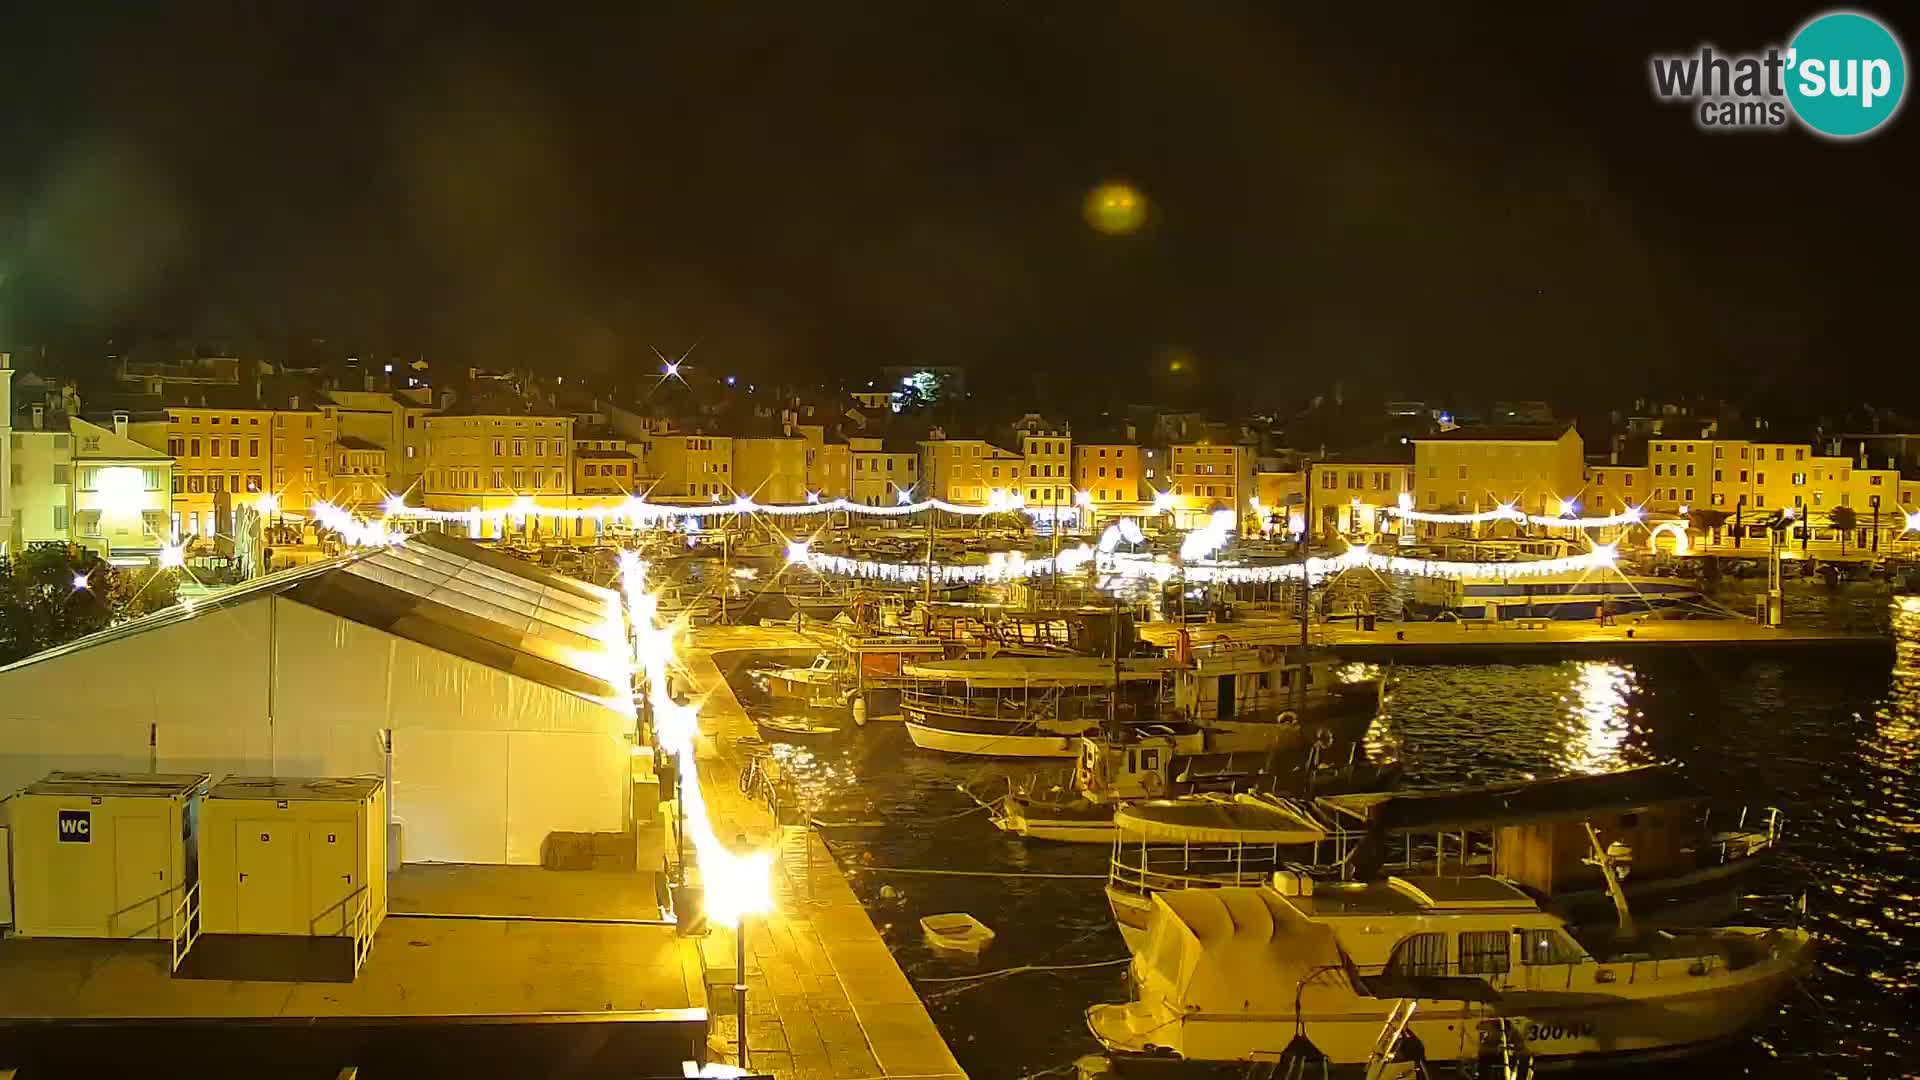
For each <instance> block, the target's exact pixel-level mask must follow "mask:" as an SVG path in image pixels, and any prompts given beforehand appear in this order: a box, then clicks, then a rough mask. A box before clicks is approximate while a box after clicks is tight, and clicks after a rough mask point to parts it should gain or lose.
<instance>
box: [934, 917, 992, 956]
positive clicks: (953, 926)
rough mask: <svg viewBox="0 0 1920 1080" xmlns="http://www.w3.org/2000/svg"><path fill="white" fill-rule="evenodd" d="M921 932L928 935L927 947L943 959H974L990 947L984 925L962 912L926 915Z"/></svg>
mask: <svg viewBox="0 0 1920 1080" xmlns="http://www.w3.org/2000/svg"><path fill="white" fill-rule="evenodd" d="M920 931H921V933H923V934H925V935H926V936H927V946H928V947H929V948H931V949H932V950H933V951H934V952H936V953H941V954H943V955H946V956H959V957H977V956H979V955H980V954H981V953H983V952H985V951H986V949H987V946H989V945H991V944H993V931H992V930H989V929H987V924H986V923H983V922H981V921H980V920H979V919H976V918H974V917H973V916H971V915H968V914H966V913H965V912H954V913H952V914H948V915H928V916H925V917H923V918H922V919H921V920H920Z"/></svg>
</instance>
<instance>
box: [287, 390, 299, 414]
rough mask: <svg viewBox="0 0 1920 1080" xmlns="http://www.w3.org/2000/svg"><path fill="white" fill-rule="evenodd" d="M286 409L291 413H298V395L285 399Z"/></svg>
mask: <svg viewBox="0 0 1920 1080" xmlns="http://www.w3.org/2000/svg"><path fill="white" fill-rule="evenodd" d="M287 409H288V410H289V411H291V412H299V411H300V395H299V394H293V395H291V396H289V397H288V398H287Z"/></svg>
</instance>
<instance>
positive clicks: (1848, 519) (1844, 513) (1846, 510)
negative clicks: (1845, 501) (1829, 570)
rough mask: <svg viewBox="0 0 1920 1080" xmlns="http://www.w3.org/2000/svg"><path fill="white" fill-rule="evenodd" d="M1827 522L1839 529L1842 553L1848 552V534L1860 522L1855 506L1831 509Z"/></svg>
mask: <svg viewBox="0 0 1920 1080" xmlns="http://www.w3.org/2000/svg"><path fill="white" fill-rule="evenodd" d="M1827 523H1828V524H1830V525H1832V526H1833V527H1834V528H1835V529H1836V530H1838V531H1839V533H1840V554H1842V555H1845V554H1846V553H1847V536H1848V535H1849V534H1851V533H1852V532H1853V530H1854V527H1855V526H1856V525H1858V524H1859V518H1858V517H1857V516H1856V515H1855V514H1854V512H1853V507H1851V506H1836V507H1834V508H1833V509H1832V510H1829V511H1828V512H1827Z"/></svg>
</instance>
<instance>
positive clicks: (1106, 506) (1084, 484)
mask: <svg viewBox="0 0 1920 1080" xmlns="http://www.w3.org/2000/svg"><path fill="white" fill-rule="evenodd" d="M1144 460H1145V459H1144V458H1143V457H1142V456H1141V449H1140V447H1139V446H1137V445H1135V444H1133V443H1122V442H1103V443H1079V444H1076V445H1075V446H1074V447H1073V485H1074V487H1075V488H1077V489H1078V490H1079V492H1080V493H1082V494H1084V495H1085V496H1086V501H1087V502H1088V503H1089V504H1090V505H1092V506H1093V508H1094V512H1095V513H1097V514H1098V513H1131V512H1134V511H1136V510H1138V509H1139V508H1140V506H1141V504H1142V503H1143V502H1146V503H1151V502H1152V501H1153V496H1152V494H1151V493H1149V494H1148V495H1147V496H1146V498H1145V499H1144V500H1143V499H1142V498H1141V487H1140V485H1141V484H1142V483H1144V482H1145V481H1146V471H1145V468H1144V465H1143V462H1144ZM1077 497H1078V496H1076V498H1077Z"/></svg>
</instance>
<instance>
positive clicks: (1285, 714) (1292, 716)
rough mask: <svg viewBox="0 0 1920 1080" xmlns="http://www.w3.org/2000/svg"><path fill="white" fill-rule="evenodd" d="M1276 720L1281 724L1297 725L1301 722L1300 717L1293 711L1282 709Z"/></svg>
mask: <svg viewBox="0 0 1920 1080" xmlns="http://www.w3.org/2000/svg"><path fill="white" fill-rule="evenodd" d="M1275 720H1276V721H1277V722H1278V723H1281V724H1297V723H1299V722H1300V717H1299V716H1298V715H1297V714H1296V713H1295V712H1294V711H1293V710H1292V709H1282V710H1280V715H1279V716H1278V717H1275Z"/></svg>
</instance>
